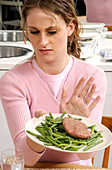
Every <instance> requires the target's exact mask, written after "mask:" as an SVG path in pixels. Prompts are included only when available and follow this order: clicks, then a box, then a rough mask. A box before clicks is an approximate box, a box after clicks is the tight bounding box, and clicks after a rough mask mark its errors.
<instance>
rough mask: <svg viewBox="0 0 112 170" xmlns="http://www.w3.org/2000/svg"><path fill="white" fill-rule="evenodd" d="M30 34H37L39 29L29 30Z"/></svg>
mask: <svg viewBox="0 0 112 170" xmlns="http://www.w3.org/2000/svg"><path fill="white" fill-rule="evenodd" d="M30 33H31V34H38V33H39V31H30Z"/></svg>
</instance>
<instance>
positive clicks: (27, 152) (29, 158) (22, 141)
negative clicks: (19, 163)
mask: <svg viewBox="0 0 112 170" xmlns="http://www.w3.org/2000/svg"><path fill="white" fill-rule="evenodd" d="M15 147H16V148H18V149H21V150H22V151H23V153H24V161H25V165H28V166H33V165H35V164H36V163H37V161H38V160H39V159H40V157H41V156H42V154H43V153H44V151H43V152H42V153H37V152H35V151H33V150H32V149H31V148H30V147H29V146H28V144H27V137H26V135H23V136H21V137H20V138H19V139H18V140H17V141H16V142H15Z"/></svg>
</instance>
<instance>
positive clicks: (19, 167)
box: [1, 149, 24, 170]
mask: <svg viewBox="0 0 112 170" xmlns="http://www.w3.org/2000/svg"><path fill="white" fill-rule="evenodd" d="M1 167H2V170H23V169H24V155H23V153H22V152H21V151H20V150H14V149H7V150H4V151H2V152H1Z"/></svg>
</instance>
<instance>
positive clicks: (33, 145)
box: [27, 137, 45, 153]
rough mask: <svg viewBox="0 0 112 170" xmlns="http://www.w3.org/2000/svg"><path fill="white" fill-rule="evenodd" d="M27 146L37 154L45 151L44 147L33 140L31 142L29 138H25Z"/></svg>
mask: <svg viewBox="0 0 112 170" xmlns="http://www.w3.org/2000/svg"><path fill="white" fill-rule="evenodd" d="M27 144H28V146H29V147H30V148H31V150H33V151H34V152H37V153H42V152H43V151H44V150H45V147H44V146H42V145H39V144H37V143H36V142H34V141H33V140H31V139H30V138H29V137H27Z"/></svg>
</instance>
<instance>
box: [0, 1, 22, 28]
mask: <svg viewBox="0 0 112 170" xmlns="http://www.w3.org/2000/svg"><path fill="white" fill-rule="evenodd" d="M2 5H5V6H7V7H8V6H10V7H14V6H15V9H16V11H18V12H19V14H20V16H21V7H22V6H23V2H22V1H21V0H16V1H14V0H0V29H2V27H4V28H5V29H6V25H11V26H14V27H15V28H16V27H18V26H20V20H19V19H16V20H9V19H7V21H5V22H3V19H2ZM6 11H7V10H6ZM10 11H11V10H10ZM7 12H8V11H7ZM8 18H9V15H8Z"/></svg>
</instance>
